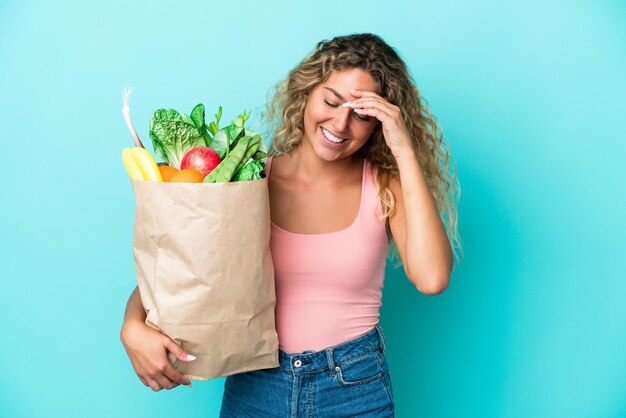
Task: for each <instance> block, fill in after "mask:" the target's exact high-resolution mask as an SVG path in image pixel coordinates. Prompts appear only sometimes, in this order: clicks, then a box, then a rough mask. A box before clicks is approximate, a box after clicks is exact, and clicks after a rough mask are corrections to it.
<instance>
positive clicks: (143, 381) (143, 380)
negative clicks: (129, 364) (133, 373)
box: [137, 376, 150, 386]
mask: <svg viewBox="0 0 626 418" xmlns="http://www.w3.org/2000/svg"><path fill="white" fill-rule="evenodd" d="M137 377H139V380H141V383H143V385H144V386H150V385H149V384H148V381H147V380H146V379H144V378H143V377H141V376H137Z"/></svg>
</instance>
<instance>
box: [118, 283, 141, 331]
mask: <svg viewBox="0 0 626 418" xmlns="http://www.w3.org/2000/svg"><path fill="white" fill-rule="evenodd" d="M145 321H146V311H145V309H144V307H143V303H142V302H141V295H140V294H139V288H138V287H136V286H135V290H133V292H132V293H131V294H130V297H129V298H128V302H127V303H126V312H124V324H126V323H127V322H141V323H144V322H145ZM122 329H123V327H122Z"/></svg>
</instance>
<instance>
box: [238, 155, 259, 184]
mask: <svg viewBox="0 0 626 418" xmlns="http://www.w3.org/2000/svg"><path fill="white" fill-rule="evenodd" d="M261 171H263V164H262V163H260V162H258V161H255V160H253V159H249V160H248V162H247V163H245V164H244V165H243V166H242V167H241V168H240V169H239V170H238V171H237V172H236V173H235V176H234V177H233V179H232V181H244V180H259V179H261V178H262V177H261Z"/></svg>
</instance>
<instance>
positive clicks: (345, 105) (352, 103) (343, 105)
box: [341, 102, 356, 107]
mask: <svg viewBox="0 0 626 418" xmlns="http://www.w3.org/2000/svg"><path fill="white" fill-rule="evenodd" d="M355 104H356V103H354V102H345V103H344V104H342V105H341V107H349V106H354V105H355Z"/></svg>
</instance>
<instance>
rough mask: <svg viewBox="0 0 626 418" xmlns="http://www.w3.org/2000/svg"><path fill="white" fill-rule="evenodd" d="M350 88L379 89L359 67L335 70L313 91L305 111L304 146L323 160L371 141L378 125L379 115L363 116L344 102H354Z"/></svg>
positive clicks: (334, 158) (356, 148) (343, 154)
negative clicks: (375, 116) (370, 138)
mask: <svg viewBox="0 0 626 418" xmlns="http://www.w3.org/2000/svg"><path fill="white" fill-rule="evenodd" d="M350 89H357V90H368V91H373V92H378V91H377V90H378V89H377V86H376V82H375V81H374V79H373V78H372V76H371V75H370V74H369V73H368V72H367V71H363V70H361V69H358V68H352V69H348V70H343V71H334V72H332V73H331V75H330V76H329V77H328V80H326V81H325V82H324V83H322V84H320V85H318V86H316V87H315V88H314V89H313V90H312V91H311V93H310V95H309V99H308V101H307V105H306V108H305V110H304V137H303V139H302V145H303V146H305V147H307V148H310V149H312V151H313V152H314V153H315V154H316V155H317V156H318V157H319V158H321V159H323V160H326V161H335V160H340V159H342V158H345V157H348V156H350V155H352V154H354V152H356V151H357V150H358V149H359V148H361V147H362V146H363V145H364V144H365V143H366V142H367V140H368V138H369V137H370V135H371V134H372V131H373V130H374V129H375V128H376V126H377V125H378V120H377V119H376V118H371V117H367V116H361V115H358V114H357V113H355V112H354V111H353V110H352V109H351V108H349V107H341V104H343V103H345V102H348V101H354V100H356V99H357V97H356V96H353V95H352V94H350V92H349V91H350Z"/></svg>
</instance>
